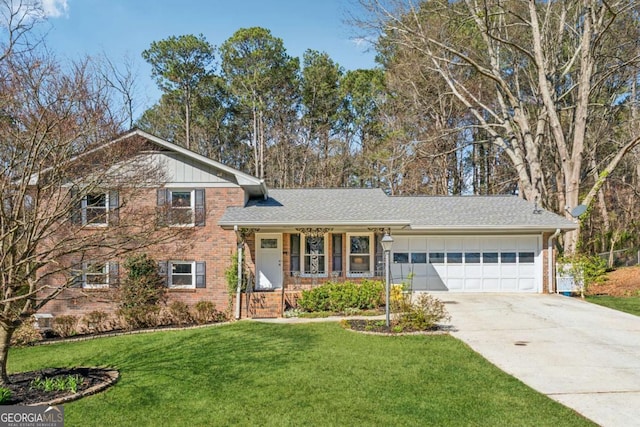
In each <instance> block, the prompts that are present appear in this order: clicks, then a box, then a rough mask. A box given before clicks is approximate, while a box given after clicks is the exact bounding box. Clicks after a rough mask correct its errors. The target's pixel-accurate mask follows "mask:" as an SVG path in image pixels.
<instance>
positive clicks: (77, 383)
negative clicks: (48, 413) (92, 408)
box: [4, 368, 118, 405]
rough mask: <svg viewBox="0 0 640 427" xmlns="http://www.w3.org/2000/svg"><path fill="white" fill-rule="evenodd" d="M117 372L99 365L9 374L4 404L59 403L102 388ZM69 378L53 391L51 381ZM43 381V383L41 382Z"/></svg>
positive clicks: (61, 380)
mask: <svg viewBox="0 0 640 427" xmlns="http://www.w3.org/2000/svg"><path fill="white" fill-rule="evenodd" d="M117 377H118V375H117V371H114V370H110V369H101V368H51V369H42V370H38V371H30V372H20V373H18V374H12V375H9V381H10V382H11V384H9V386H8V387H7V388H8V389H9V390H11V398H10V399H9V400H8V401H7V402H5V403H4V404H7V405H36V404H59V403H63V402H68V401H71V400H75V399H79V398H80V397H82V396H85V395H87V394H92V393H97V392H98V391H101V390H104V389H105V388H106V387H108V386H110V385H111V384H113V383H114V382H115V381H116V380H117ZM69 378H73V379H74V381H73V386H66V385H65V387H64V389H62V390H56V389H54V388H55V387H54V386H53V384H54V382H65V381H67V380H68V379H69ZM45 383H46V385H45Z"/></svg>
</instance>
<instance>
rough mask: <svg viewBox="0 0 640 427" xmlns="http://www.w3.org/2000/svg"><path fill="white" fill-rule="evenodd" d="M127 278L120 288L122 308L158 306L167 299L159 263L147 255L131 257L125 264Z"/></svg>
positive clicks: (120, 304)
mask: <svg viewBox="0 0 640 427" xmlns="http://www.w3.org/2000/svg"><path fill="white" fill-rule="evenodd" d="M124 266H125V268H126V269H127V277H126V278H125V280H124V282H123V284H122V285H121V286H120V295H119V297H120V298H119V306H120V308H131V307H140V306H143V305H156V304H159V303H161V302H163V301H164V299H165V289H166V288H165V284H164V279H163V278H162V277H161V276H160V273H159V272H158V265H157V263H156V262H155V261H154V260H153V259H151V258H148V257H147V255H146V254H141V255H134V256H132V257H129V258H128V259H127V260H126V262H125V264H124Z"/></svg>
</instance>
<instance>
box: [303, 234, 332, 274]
mask: <svg viewBox="0 0 640 427" xmlns="http://www.w3.org/2000/svg"><path fill="white" fill-rule="evenodd" d="M328 237H329V234H328V233H325V234H323V235H322V238H323V239H324V245H323V247H324V252H323V253H322V254H319V255H321V256H324V273H317V274H313V273H305V271H304V270H305V269H304V266H305V261H306V259H307V251H306V249H307V236H305V235H304V233H301V234H300V277H329V256H328V255H327V247H328V246H329V245H328Z"/></svg>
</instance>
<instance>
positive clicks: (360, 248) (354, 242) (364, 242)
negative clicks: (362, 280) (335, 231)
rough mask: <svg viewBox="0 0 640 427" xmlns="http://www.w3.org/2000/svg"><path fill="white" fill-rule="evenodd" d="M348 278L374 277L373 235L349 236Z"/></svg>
mask: <svg viewBox="0 0 640 427" xmlns="http://www.w3.org/2000/svg"><path fill="white" fill-rule="evenodd" d="M347 238H348V242H349V244H348V246H347V249H348V251H349V254H348V258H347V259H348V260H349V265H348V266H347V271H348V274H347V275H348V276H367V277H369V276H373V255H374V251H373V249H374V248H373V245H372V244H371V243H372V241H373V234H371V233H369V234H349V235H347Z"/></svg>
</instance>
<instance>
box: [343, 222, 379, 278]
mask: <svg viewBox="0 0 640 427" xmlns="http://www.w3.org/2000/svg"><path fill="white" fill-rule="evenodd" d="M351 237H368V238H369V271H368V272H363V273H352V272H351ZM346 249H347V277H373V276H374V263H375V252H374V249H375V239H374V237H373V233H347V242H346ZM357 255H364V254H357Z"/></svg>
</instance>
